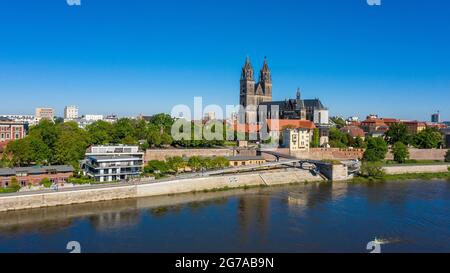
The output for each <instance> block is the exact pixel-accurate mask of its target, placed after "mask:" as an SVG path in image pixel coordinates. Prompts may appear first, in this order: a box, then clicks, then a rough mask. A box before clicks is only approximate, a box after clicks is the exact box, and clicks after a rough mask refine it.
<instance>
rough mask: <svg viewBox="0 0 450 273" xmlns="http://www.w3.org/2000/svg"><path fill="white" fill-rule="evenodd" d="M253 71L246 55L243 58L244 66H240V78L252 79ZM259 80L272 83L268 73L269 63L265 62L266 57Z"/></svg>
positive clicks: (265, 60)
mask: <svg viewBox="0 0 450 273" xmlns="http://www.w3.org/2000/svg"><path fill="white" fill-rule="evenodd" d="M253 75H254V71H253V67H252V64H251V63H250V58H249V57H247V59H246V60H245V64H244V67H243V68H242V75H241V80H247V81H254V77H253ZM259 81H260V82H265V83H272V76H271V74H270V69H269V65H268V64H267V57H264V64H263V67H262V69H261V71H260V75H259Z"/></svg>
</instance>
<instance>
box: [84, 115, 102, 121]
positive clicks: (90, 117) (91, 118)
mask: <svg viewBox="0 0 450 273" xmlns="http://www.w3.org/2000/svg"><path fill="white" fill-rule="evenodd" d="M84 119H85V120H86V121H99V120H103V115H85V116H84Z"/></svg>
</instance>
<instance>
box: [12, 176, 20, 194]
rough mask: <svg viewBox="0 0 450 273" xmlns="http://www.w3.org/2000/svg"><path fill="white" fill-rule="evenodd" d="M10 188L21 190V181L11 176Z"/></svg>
mask: <svg viewBox="0 0 450 273" xmlns="http://www.w3.org/2000/svg"><path fill="white" fill-rule="evenodd" d="M10 188H11V189H12V190H13V191H19V190H20V185H19V181H17V178H16V177H13V178H11V186H10Z"/></svg>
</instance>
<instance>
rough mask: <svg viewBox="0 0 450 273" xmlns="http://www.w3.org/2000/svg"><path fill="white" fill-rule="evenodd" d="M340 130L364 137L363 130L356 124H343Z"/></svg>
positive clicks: (353, 135) (352, 135)
mask: <svg viewBox="0 0 450 273" xmlns="http://www.w3.org/2000/svg"><path fill="white" fill-rule="evenodd" d="M341 132H344V133H347V134H349V135H350V136H351V137H365V136H366V134H365V133H364V130H363V129H361V128H359V127H357V126H345V127H342V128H341Z"/></svg>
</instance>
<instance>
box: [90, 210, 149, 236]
mask: <svg viewBox="0 0 450 273" xmlns="http://www.w3.org/2000/svg"><path fill="white" fill-rule="evenodd" d="M88 219H89V223H90V224H91V225H92V227H93V228H95V229H96V230H102V231H104V230H112V229H121V228H126V227H131V226H135V225H137V224H139V220H140V212H139V210H136V209H134V210H128V211H117V212H107V213H101V214H97V215H93V216H90V217H88Z"/></svg>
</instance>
